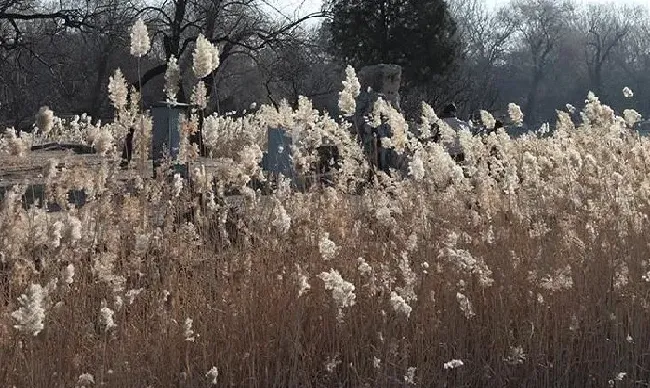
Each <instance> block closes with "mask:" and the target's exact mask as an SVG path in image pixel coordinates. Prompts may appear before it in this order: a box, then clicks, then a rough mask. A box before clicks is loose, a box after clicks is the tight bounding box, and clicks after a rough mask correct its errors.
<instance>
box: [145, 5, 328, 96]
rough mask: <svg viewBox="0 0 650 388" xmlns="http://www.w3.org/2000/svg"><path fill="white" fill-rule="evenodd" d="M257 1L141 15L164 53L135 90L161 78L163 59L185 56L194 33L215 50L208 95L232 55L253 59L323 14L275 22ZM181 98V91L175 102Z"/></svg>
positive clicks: (157, 9)
mask: <svg viewBox="0 0 650 388" xmlns="http://www.w3.org/2000/svg"><path fill="white" fill-rule="evenodd" d="M263 5H265V3H264V2H263V1H260V0H218V1H208V0H165V1H163V2H162V3H161V4H159V5H155V6H154V5H152V6H148V7H145V8H143V9H142V10H141V13H142V14H143V15H146V17H147V19H148V20H149V22H150V24H151V25H152V26H153V29H154V37H156V38H157V37H159V38H160V39H161V42H162V47H163V50H164V57H165V58H164V59H165V60H164V61H161V63H159V64H158V65H155V66H154V67H152V68H150V69H149V70H148V71H146V72H145V73H144V74H143V75H142V77H141V79H140V80H139V82H137V81H136V82H134V83H133V85H134V86H136V85H138V84H140V85H143V86H144V85H146V84H147V83H148V82H149V81H151V80H152V79H154V78H156V77H158V76H160V75H162V74H164V72H165V70H166V69H167V63H166V60H167V59H168V58H170V57H171V56H172V55H174V56H175V57H176V58H183V57H189V53H188V51H189V48H190V47H191V46H192V44H193V43H194V42H195V40H196V38H197V36H198V34H199V33H203V34H204V35H205V36H206V38H208V40H210V41H211V42H212V43H213V44H215V45H217V46H218V47H219V49H220V67H219V68H217V69H216V70H215V71H214V72H213V73H212V74H211V75H210V76H208V79H207V81H208V82H206V84H207V87H208V93H209V94H210V95H213V93H211V92H212V86H213V85H215V83H216V82H215V81H218V80H215V77H216V76H217V74H218V73H219V70H220V68H221V67H222V66H223V65H224V63H225V62H226V61H227V59H228V58H229V57H231V56H235V55H244V56H251V57H254V56H255V54H256V53H257V52H259V51H260V50H262V49H265V48H274V47H277V46H278V45H279V44H280V42H282V41H283V40H286V39H291V34H292V32H293V31H294V30H295V29H296V28H297V27H298V26H300V25H301V23H303V22H304V21H306V20H308V19H310V18H314V17H321V16H323V13H321V12H318V13H313V14H308V15H305V16H301V17H297V18H290V17H286V16H282V17H280V18H279V19H277V20H274V19H272V18H269V15H268V14H267V13H266V12H265V10H264V9H263ZM183 96H184V92H183V90H181V93H180V98H181V99H182V98H183Z"/></svg>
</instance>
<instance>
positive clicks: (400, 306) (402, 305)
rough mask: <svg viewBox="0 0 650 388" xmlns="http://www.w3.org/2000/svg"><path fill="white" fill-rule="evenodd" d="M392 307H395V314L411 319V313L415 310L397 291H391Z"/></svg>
mask: <svg viewBox="0 0 650 388" xmlns="http://www.w3.org/2000/svg"><path fill="white" fill-rule="evenodd" d="M390 305H391V306H392V307H393V310H395V312H397V313H399V314H404V315H406V318H409V317H410V316H411V311H413V308H412V307H411V306H409V305H408V304H407V303H406V301H405V300H404V298H402V297H401V296H400V295H398V294H397V292H395V291H391V293H390Z"/></svg>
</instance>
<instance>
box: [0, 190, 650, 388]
mask: <svg viewBox="0 0 650 388" xmlns="http://www.w3.org/2000/svg"><path fill="white" fill-rule="evenodd" d="M405 185H406V188H405V189H404V190H406V191H405V192H403V193H401V194H399V195H398V196H396V197H395V198H396V199H393V200H391V201H393V205H394V206H399V207H400V209H401V212H402V214H401V215H395V222H396V225H397V227H396V228H391V227H387V226H385V225H384V224H382V223H381V222H380V220H378V219H377V218H376V215H375V214H374V212H373V211H372V210H371V209H369V208H367V207H364V206H363V205H362V202H363V201H364V200H368V199H369V198H376V197H378V196H381V195H383V194H382V192H385V191H386V190H383V191H382V192H379V191H378V192H375V191H372V192H369V193H367V194H366V196H364V197H363V198H362V199H360V198H357V197H347V196H343V195H341V194H336V193H334V192H329V193H325V194H324V193H319V192H315V193H311V194H306V195H294V196H292V197H289V198H286V199H284V200H283V201H282V202H283V203H284V206H285V207H286V208H287V211H288V213H289V214H291V216H292V219H293V221H292V227H291V229H290V230H289V232H288V233H287V234H279V233H278V232H277V231H275V230H274V229H273V228H272V227H271V226H270V225H271V224H272V217H273V216H272V214H271V212H270V211H269V208H270V207H271V206H269V205H260V204H259V203H257V204H255V203H251V202H249V203H248V204H247V206H246V207H245V208H244V209H242V210H240V212H239V213H238V214H237V216H236V217H235V215H234V214H232V213H231V214H230V216H229V219H232V220H238V221H233V222H239V224H238V225H231V224H230V223H227V224H226V225H225V228H220V227H218V226H217V225H218V224H216V223H215V219H216V218H217V216H218V215H219V214H220V212H219V211H218V212H216V213H209V212H208V211H207V210H206V213H205V215H203V216H200V217H199V218H196V219H194V220H193V221H194V225H196V234H194V233H193V232H192V231H191V230H190V229H188V228H186V227H184V226H183V225H184V222H185V221H186V220H185V218H184V214H185V213H186V212H187V211H188V210H189V206H190V204H191V203H192V202H193V201H195V200H196V197H193V196H192V194H191V193H189V192H185V193H184V194H182V195H183V197H181V198H179V199H176V200H174V203H173V204H172V205H171V206H170V207H169V208H167V209H166V210H167V211H166V212H165V213H166V219H165V220H164V221H163V222H162V223H161V224H159V225H158V226H159V227H160V229H159V230H158V231H155V230H154V228H153V226H151V224H150V227H149V228H148V229H147V230H146V231H143V230H141V229H140V227H141V226H140V225H141V224H140V221H141V220H140V216H139V215H140V214H141V210H142V209H140V208H139V204H140V201H139V200H138V199H137V198H131V197H128V196H126V197H123V198H122V199H121V201H120V202H121V204H122V205H121V206H118V207H113V206H112V205H110V204H111V203H112V201H113V199H114V198H115V197H116V196H117V197H119V196H121V194H120V193H119V192H112V191H111V188H110V186H109V189H108V190H107V191H106V192H105V193H103V194H102V195H101V196H99V197H98V198H97V200H96V201H95V202H92V203H90V204H89V205H88V206H86V207H84V208H82V209H81V210H79V211H73V212H72V214H77V216H78V217H79V218H80V219H82V221H83V223H84V230H83V237H82V239H81V240H79V241H75V242H71V241H67V240H66V241H64V242H63V244H62V245H61V246H60V247H58V248H51V247H47V246H34V245H33V244H31V243H30V240H29V239H25V240H20V241H19V240H12V238H14V236H15V234H12V233H10V232H9V231H8V230H9V228H24V230H23V231H24V232H27V233H29V230H30V229H29V228H30V223H29V219H30V218H33V217H34V215H33V214H32V215H29V213H25V212H24V211H22V210H15V211H14V212H13V213H9V212H8V211H7V210H6V209H5V211H4V212H3V213H2V217H1V218H0V219H1V220H2V228H3V236H4V237H3V241H2V252H3V254H4V255H5V256H4V263H3V268H2V271H0V273H1V274H2V278H1V280H0V285H1V287H2V288H1V294H0V301H1V305H2V316H1V320H0V322H1V323H2V324H1V325H0V333H2V336H1V337H0V338H2V340H1V341H0V360H2V362H1V365H2V368H0V381H3V382H5V383H6V385H7V386H30V387H53V386H55V387H59V386H60V387H64V386H65V387H68V386H73V385H74V384H75V383H76V382H77V378H78V376H79V375H81V374H82V373H91V374H93V375H94V377H95V381H96V382H97V384H99V382H102V383H103V384H105V385H106V386H111V387H122V386H123V387H132V386H133V387H135V386H153V387H155V386H182V387H197V386H207V385H210V379H209V378H208V377H206V375H205V374H206V372H207V371H208V370H209V369H210V368H211V367H212V366H217V368H218V369H219V377H218V386H242V387H298V386H311V387H338V386H346V387H361V386H370V387H401V386H406V385H408V384H407V383H406V382H405V379H404V375H405V374H406V371H407V369H408V368H409V367H416V368H417V371H416V378H415V382H416V383H417V385H420V386H436V387H437V386H439V387H478V386H484V387H488V386H489V387H497V386H498V387H503V386H509V387H523V386H528V387H550V386H558V387H559V386H562V387H567V386H571V387H576V386H580V387H602V386H607V385H608V381H609V380H611V379H613V378H614V377H615V376H616V374H617V373H619V372H626V373H627V376H626V377H625V378H624V379H623V380H622V381H616V382H615V385H617V386H640V385H642V384H643V383H642V382H644V381H647V379H648V378H650V376H649V373H648V370H647V369H646V367H647V365H648V362H649V360H648V356H647V346H646V345H647V344H648V343H649V341H650V330H649V326H648V323H647V322H649V320H648V300H647V297H648V292H647V290H648V285H647V284H646V283H645V282H644V281H643V280H642V279H641V274H643V273H644V272H643V270H642V269H641V267H643V266H644V265H645V261H644V260H646V258H647V249H648V248H647V247H648V245H647V242H646V239H645V238H644V236H645V235H646V233H647V232H648V228H647V224H644V226H643V228H642V229H641V230H638V231H637V232H634V233H631V234H629V235H628V236H626V237H624V238H621V237H619V236H618V235H617V233H616V232H615V230H616V228H617V226H616V225H610V224H608V223H603V224H602V225H599V230H601V232H602V233H601V234H600V236H599V238H598V239H597V241H593V242H592V241H591V239H590V238H589V236H588V235H587V231H586V230H584V223H583V220H588V219H592V217H591V215H589V214H588V213H587V212H585V211H582V210H576V209H573V208H572V206H571V205H570V204H564V205H562V204H559V203H557V204H556V207H554V208H553V209H548V208H543V207H540V208H537V209H536V213H537V215H538V217H539V218H538V219H537V221H544V222H545V223H546V225H547V227H548V229H549V232H548V233H547V234H546V235H545V236H543V237H540V238H531V237H530V234H529V230H530V229H531V225H530V223H529V222H528V221H527V220H521V219H519V218H518V217H517V216H516V215H513V214H512V213H511V212H509V211H508V210H507V209H501V210H499V211H496V212H494V213H492V214H490V218H489V221H488V218H486V217H485V216H486V215H485V214H484V213H482V210H481V209H480V208H479V209H478V210H470V209H469V206H468V205H467V204H466V201H452V200H450V198H452V197H450V196H449V195H441V194H436V195H431V196H426V197H425V196H422V194H423V193H422V192H419V191H418V190H419V189H418V188H417V187H416V186H413V185H410V184H405ZM115 190H117V189H115ZM165 190H166V189H163V193H162V195H163V196H168V194H166V191H165ZM165 202H166V201H163V200H161V201H159V202H157V204H158V206H165V205H163V204H164V203H165ZM23 217H25V218H24V219H23ZM48 217H53V216H48ZM477 217H478V221H477ZM92 218H94V221H91V219H92ZM21 220H22V221H21ZM612 220H613V219H612ZM488 223H489V224H490V225H491V227H492V229H493V231H494V242H493V243H488V242H487V241H486V239H484V238H481V236H483V235H484V234H485V231H486V230H487V228H488V226H489V225H488ZM581 226H582V227H583V228H582V229H581ZM610 227H611V230H610ZM567 228H569V229H567ZM224 230H229V231H230V232H231V233H230V236H229V238H226V237H225V236H224V235H223V231H224ZM234 231H237V233H234ZM322 231H328V232H329V233H330V238H331V240H332V241H335V242H336V244H337V246H338V247H339V251H338V254H337V256H336V258H334V259H332V260H329V261H325V260H323V258H322V257H321V254H320V253H319V250H318V238H319V236H320V233H321V232H322ZM452 231H453V232H454V233H456V234H457V235H459V236H460V239H459V242H458V244H457V248H462V249H466V250H467V251H469V252H471V254H472V256H474V257H475V258H481V259H482V260H483V261H484V262H485V263H486V265H487V266H488V267H489V268H490V270H491V271H492V273H493V279H494V283H493V285H491V286H490V287H482V286H481V285H480V284H479V282H478V279H477V276H475V275H472V274H471V273H468V272H467V271H465V270H463V269H462V268H460V267H458V266H457V263H455V262H453V261H452V260H450V259H449V258H447V257H445V256H444V255H441V250H442V249H443V248H444V246H445V240H447V237H448V234H449V233H450V232H452ZM569 231H571V232H572V234H573V235H572V236H570V238H569V237H567V233H568V232H569ZM143 232H147V233H154V234H156V235H157V236H158V241H157V242H153V243H152V244H151V245H150V246H149V247H148V248H147V249H146V251H145V252H144V253H142V254H139V253H136V252H135V251H136V249H135V241H134V240H135V235H136V234H141V233H143ZM14 233H15V231H14ZM411 234H415V235H417V237H418V240H419V244H418V247H417V248H415V249H412V250H411V251H410V252H409V254H408V257H409V260H410V268H412V270H413V271H414V272H415V274H416V281H415V283H414V285H413V286H414V291H415V293H416V295H417V301H413V302H412V303H410V305H411V307H412V308H413V311H412V313H411V315H410V317H409V318H408V319H407V318H406V317H405V316H404V315H401V314H398V313H397V312H395V311H393V309H392V308H391V305H390V303H389V302H388V299H389V294H390V291H391V290H393V289H395V287H397V286H404V279H403V278H402V273H403V271H401V270H400V269H399V258H400V255H401V253H402V252H405V251H406V250H407V240H408V237H409V236H410V235H411ZM227 241H230V242H229V243H226V242H227ZM358 257H363V258H365V260H366V261H367V262H368V263H369V264H370V265H371V266H372V268H373V276H371V277H369V276H365V275H362V274H360V272H359V270H358V269H357V266H358V262H357V258H358ZM102 259H104V260H106V261H107V262H108V261H110V262H112V264H113V265H114V268H113V270H112V273H113V274H119V275H123V276H124V277H125V279H126V285H125V289H124V290H125V291H126V290H131V289H140V288H142V289H143V291H142V293H141V294H140V295H138V296H137V297H136V298H135V300H134V302H133V304H132V305H129V304H128V303H126V302H125V305H124V307H122V309H120V310H117V309H116V313H115V321H116V323H117V328H115V329H113V330H110V331H109V332H108V333H106V332H105V331H103V329H102V327H101V326H100V324H99V310H100V307H101V305H102V300H105V301H107V303H108V305H109V306H113V300H114V298H115V295H122V297H123V296H124V291H118V292H117V293H114V292H113V291H112V290H111V287H109V286H108V284H107V283H106V281H105V279H104V280H102V276H100V275H98V274H97V273H96V271H94V270H93V266H97V264H98V262H99V261H101V260H102ZM35 260H38V261H40V262H41V264H43V268H42V269H41V270H40V271H35V267H34V261H35ZM424 262H427V263H428V264H429V269H428V270H427V272H428V273H427V274H425V273H424V270H423V263H424ZM67 263H74V265H75V266H76V273H77V275H76V277H75V281H74V283H72V284H71V285H70V286H67V285H60V286H59V288H58V289H57V290H56V291H55V292H53V293H52V294H51V295H50V299H51V303H50V305H49V307H48V308H47V313H46V319H45V329H44V330H43V331H42V332H41V333H40V334H38V335H37V336H35V337H32V336H29V335H24V334H21V333H20V332H18V331H17V330H15V329H13V328H12V325H13V324H14V321H13V320H12V318H11V317H10V316H9V314H10V312H11V311H13V310H15V309H16V308H17V305H16V298H17V297H18V296H19V295H20V294H21V293H23V292H24V290H25V288H26V286H27V284H29V283H30V282H37V283H41V284H43V285H44V284H46V283H47V282H48V281H49V280H50V279H52V278H53V277H54V276H58V275H59V271H60V270H61V268H62V267H63V265H64V264H67ZM621 263H625V264H627V266H628V268H629V277H628V279H627V284H625V285H623V286H621V287H614V284H613V282H614V278H615V274H616V273H617V268H618V267H620V265H621ZM296 264H299V265H300V266H301V269H302V271H304V273H307V274H309V283H310V284H311V289H310V290H308V291H307V292H306V293H305V294H304V295H303V296H301V297H298V289H299V282H298V280H297V277H296V276H297V270H296V267H295V266H296ZM565 265H569V266H570V267H571V278H572V280H573V286H572V287H571V288H569V289H564V290H558V291H550V290H546V289H544V288H543V287H541V286H540V281H539V279H540V278H541V277H542V276H543V275H545V274H549V273H553V271H554V270H555V269H557V268H562V267H564V266H565ZM382 266H383V268H382ZM330 268H335V269H337V270H338V271H340V273H341V274H342V276H343V278H344V279H346V280H348V281H350V282H352V283H353V284H354V285H355V286H356V305H354V306H352V307H349V308H346V309H344V315H343V319H342V321H340V320H337V311H336V307H335V305H334V302H333V301H332V298H331V294H330V292H329V291H326V290H324V288H323V283H322V281H321V280H320V279H318V277H316V275H317V274H319V273H321V272H324V271H329V269H330ZM533 272H534V273H537V276H536V277H535V276H533V275H531V273H533ZM373 279H374V280H373ZM462 283H464V285H463V284H462ZM373 284H374V285H375V286H376V290H373V289H372V288H373ZM165 290H168V291H169V292H170V293H171V294H170V297H169V299H168V300H167V301H166V302H163V301H162V298H163V292H164V291H165ZM457 292H463V293H464V294H465V295H466V296H467V297H468V298H469V300H470V301H471V303H472V306H473V309H474V313H475V315H474V316H473V317H471V318H467V317H466V316H465V315H464V314H463V312H462V311H461V309H460V308H459V303H458V301H457V298H456V294H457ZM542 299H543V300H542ZM59 302H61V304H60V305H58V306H55V305H56V304H57V303H59ZM186 318H192V319H193V320H194V324H193V330H194V331H195V333H196V339H195V341H193V342H190V341H186V340H185V337H184V334H183V322H184V321H185V319H186ZM628 336H630V337H631V341H630V340H628ZM515 347H521V348H522V350H523V352H524V353H525V359H522V360H521V363H508V362H505V359H506V358H507V357H508V356H509V355H510V354H511V351H512V349H513V348H515ZM332 357H336V359H337V360H338V361H340V363H339V364H337V366H336V368H335V369H334V370H333V371H332V372H328V371H327V370H326V367H325V364H326V362H327V361H328V358H332ZM375 357H376V358H377V359H379V360H381V363H380V365H379V367H375V366H374V365H373V360H374V358H375ZM451 359H461V360H463V362H464V366H462V367H460V368H458V369H454V370H444V369H443V364H444V363H445V362H447V361H449V360H451Z"/></svg>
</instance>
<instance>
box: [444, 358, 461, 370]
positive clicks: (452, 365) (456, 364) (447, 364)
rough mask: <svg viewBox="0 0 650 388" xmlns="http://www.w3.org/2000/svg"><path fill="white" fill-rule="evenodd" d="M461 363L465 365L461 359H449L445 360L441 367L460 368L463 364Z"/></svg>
mask: <svg viewBox="0 0 650 388" xmlns="http://www.w3.org/2000/svg"><path fill="white" fill-rule="evenodd" d="M463 365H465V364H463V361H462V360H451V361H449V362H445V363H444V364H443V366H442V367H443V368H444V369H445V370H447V369H456V368H460V367H461V366H463Z"/></svg>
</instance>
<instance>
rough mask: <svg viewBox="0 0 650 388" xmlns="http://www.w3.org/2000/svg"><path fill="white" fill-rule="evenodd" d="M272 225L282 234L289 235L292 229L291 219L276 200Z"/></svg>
mask: <svg viewBox="0 0 650 388" xmlns="http://www.w3.org/2000/svg"><path fill="white" fill-rule="evenodd" d="M271 225H272V226H273V227H274V228H275V229H276V230H278V231H279V232H280V233H281V234H285V233H287V232H288V231H289V229H290V228H291V217H290V216H289V214H287V210H286V209H285V208H284V206H282V204H281V203H280V201H278V200H276V203H275V206H274V207H273V220H271Z"/></svg>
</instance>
